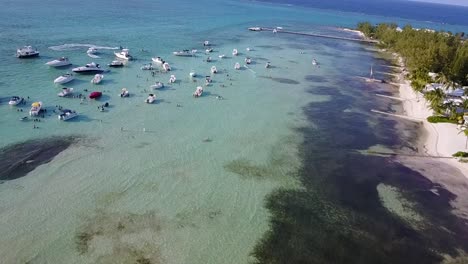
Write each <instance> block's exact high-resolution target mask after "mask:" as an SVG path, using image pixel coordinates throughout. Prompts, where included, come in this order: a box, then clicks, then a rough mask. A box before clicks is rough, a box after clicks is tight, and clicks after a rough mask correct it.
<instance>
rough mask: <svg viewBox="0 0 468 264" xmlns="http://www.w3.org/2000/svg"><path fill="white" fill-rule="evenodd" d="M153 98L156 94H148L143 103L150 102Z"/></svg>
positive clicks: (154, 98)
mask: <svg viewBox="0 0 468 264" xmlns="http://www.w3.org/2000/svg"><path fill="white" fill-rule="evenodd" d="M155 100H156V95H154V94H149V95H148V97H147V98H146V100H145V103H147V104H152V103H153V102H154V101H155Z"/></svg>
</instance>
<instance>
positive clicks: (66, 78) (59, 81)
mask: <svg viewBox="0 0 468 264" xmlns="http://www.w3.org/2000/svg"><path fill="white" fill-rule="evenodd" d="M73 79H75V76H73V74H71V73H66V74H64V75H61V76H59V77H57V78H56V79H55V80H54V83H57V84H64V83H68V82H71V81H73Z"/></svg>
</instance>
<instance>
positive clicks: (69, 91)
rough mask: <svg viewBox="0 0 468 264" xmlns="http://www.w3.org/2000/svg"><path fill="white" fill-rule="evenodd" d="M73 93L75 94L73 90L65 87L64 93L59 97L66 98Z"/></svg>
mask: <svg viewBox="0 0 468 264" xmlns="http://www.w3.org/2000/svg"><path fill="white" fill-rule="evenodd" d="M72 92H73V88H69V87H63V88H62V91H61V92H60V93H58V94H57V95H58V96H60V97H65V96H68V95H70V94H71V93H72Z"/></svg>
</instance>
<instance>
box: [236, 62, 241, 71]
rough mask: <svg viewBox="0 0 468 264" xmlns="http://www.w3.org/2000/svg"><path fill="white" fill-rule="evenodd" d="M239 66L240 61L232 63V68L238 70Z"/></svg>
mask: <svg viewBox="0 0 468 264" xmlns="http://www.w3.org/2000/svg"><path fill="white" fill-rule="evenodd" d="M240 67H241V66H240V63H238V62H236V64H234V69H236V70H239V69H240Z"/></svg>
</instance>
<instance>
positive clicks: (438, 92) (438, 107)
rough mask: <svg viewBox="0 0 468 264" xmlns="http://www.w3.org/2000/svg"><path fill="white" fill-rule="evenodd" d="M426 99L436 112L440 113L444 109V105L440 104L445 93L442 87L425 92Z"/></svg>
mask: <svg viewBox="0 0 468 264" xmlns="http://www.w3.org/2000/svg"><path fill="white" fill-rule="evenodd" d="M425 97H426V99H427V100H428V101H429V105H430V108H431V109H432V110H434V112H436V113H437V114H441V113H442V112H443V111H442V110H444V108H445V107H444V106H443V104H442V102H443V100H444V98H445V93H444V91H443V90H442V89H435V90H434V91H430V92H428V93H426V94H425Z"/></svg>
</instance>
